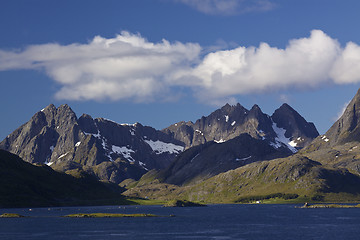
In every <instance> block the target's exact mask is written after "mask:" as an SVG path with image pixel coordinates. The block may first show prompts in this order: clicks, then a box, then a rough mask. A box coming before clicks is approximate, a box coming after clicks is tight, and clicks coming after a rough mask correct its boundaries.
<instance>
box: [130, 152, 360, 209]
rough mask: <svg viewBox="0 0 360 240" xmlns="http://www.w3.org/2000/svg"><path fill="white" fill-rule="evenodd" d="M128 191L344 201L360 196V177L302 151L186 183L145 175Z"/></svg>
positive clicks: (219, 199)
mask: <svg viewBox="0 0 360 240" xmlns="http://www.w3.org/2000/svg"><path fill="white" fill-rule="evenodd" d="M276 193H281V194H280V195H279V196H280V197H277V195H276V196H275V197H271V195H273V194H276ZM125 194H126V195H129V196H137V197H144V194H146V196H147V197H149V198H155V199H161V200H170V199H187V200H190V201H197V202H205V203H234V202H244V201H243V200H246V199H248V200H249V202H251V201H252V199H259V200H261V201H262V202H263V203H285V202H289V203H299V202H306V201H329V202H340V201H341V202H344V201H357V200H359V199H360V177H359V176H358V175H356V174H352V173H351V172H349V171H347V170H346V169H338V168H337V169H335V168H332V167H331V166H325V165H322V164H320V163H319V162H316V161H313V160H311V159H309V158H307V157H305V156H302V155H300V154H298V155H294V156H291V157H288V158H282V159H276V160H271V161H263V162H257V163H253V164H249V165H246V166H244V167H240V168H238V169H235V170H231V171H228V172H225V173H222V174H219V175H217V176H215V177H212V178H210V179H208V180H206V181H203V182H201V183H199V184H196V185H191V186H185V187H179V186H175V185H169V184H162V183H159V181H158V180H156V179H155V180H153V181H151V177H150V178H149V177H148V178H146V177H145V179H144V180H143V181H140V182H139V183H138V185H137V186H136V187H135V188H132V189H129V190H128V191H126V192H125ZM289 195H290V196H292V195H298V197H297V198H291V199H287V200H285V199H284V198H286V197H284V196H289ZM269 196H270V198H268V197H269Z"/></svg>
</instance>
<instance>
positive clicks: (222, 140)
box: [214, 139, 226, 143]
mask: <svg viewBox="0 0 360 240" xmlns="http://www.w3.org/2000/svg"><path fill="white" fill-rule="evenodd" d="M214 142H216V143H224V142H226V141H225V140H224V139H220V140H219V141H217V140H214Z"/></svg>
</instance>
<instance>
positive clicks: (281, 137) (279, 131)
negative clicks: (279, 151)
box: [271, 122, 297, 153]
mask: <svg viewBox="0 0 360 240" xmlns="http://www.w3.org/2000/svg"><path fill="white" fill-rule="evenodd" d="M272 127H273V129H274V132H275V133H276V135H277V137H276V138H275V143H271V145H272V146H273V147H275V148H280V147H281V146H282V144H285V146H287V147H288V148H289V149H290V151H292V152H293V153H296V152H297V149H296V148H295V147H294V146H292V145H291V144H290V142H292V141H290V138H287V137H285V132H286V130H285V129H283V128H279V127H278V126H276V123H274V122H273V124H272Z"/></svg>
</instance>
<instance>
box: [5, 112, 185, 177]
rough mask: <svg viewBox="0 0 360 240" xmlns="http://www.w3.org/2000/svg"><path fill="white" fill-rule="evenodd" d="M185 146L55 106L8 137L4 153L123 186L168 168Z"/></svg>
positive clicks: (160, 134) (137, 126)
mask: <svg viewBox="0 0 360 240" xmlns="http://www.w3.org/2000/svg"><path fill="white" fill-rule="evenodd" d="M182 145H183V144H182V143H181V142H179V141H177V140H174V139H173V138H171V137H170V136H168V135H166V134H165V133H163V132H161V131H157V130H155V129H153V128H151V127H145V126H142V125H141V124H133V125H121V124H117V123H115V122H112V121H110V120H106V119H103V118H98V119H92V118H91V116H89V115H85V114H84V115H82V116H81V117H80V118H79V119H78V118H77V117H76V115H75V113H74V112H73V111H72V110H71V108H70V107H69V106H68V105H61V106H60V107H58V108H56V107H55V106H54V105H49V106H48V107H46V108H45V109H43V110H41V111H40V112H37V113H36V114H35V115H34V116H33V117H32V118H31V120H30V121H28V122H27V123H25V124H24V125H22V126H21V127H19V128H18V129H17V130H15V131H14V132H13V133H11V134H10V135H9V136H8V137H6V138H5V140H3V141H2V142H1V143H0V148H1V149H5V150H7V151H10V152H12V153H14V154H17V155H19V156H20V157H22V158H23V159H24V160H25V161H27V162H30V163H44V164H47V165H49V166H51V167H52V168H54V169H57V170H61V171H67V170H71V169H77V168H82V169H84V170H85V171H87V172H89V173H92V174H95V175H96V176H98V177H99V178H100V179H102V180H108V181H111V182H114V183H119V182H121V181H122V180H124V179H127V178H133V179H138V178H140V177H141V176H142V175H143V174H144V173H146V172H147V171H148V169H154V168H155V169H159V168H164V167H166V166H168V165H169V164H170V162H171V161H172V160H173V159H174V157H175V155H176V154H178V153H179V152H181V151H182V150H183V146H182Z"/></svg>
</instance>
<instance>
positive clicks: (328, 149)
mask: <svg viewBox="0 0 360 240" xmlns="http://www.w3.org/2000/svg"><path fill="white" fill-rule="evenodd" d="M359 126H360V90H359V91H358V92H357V94H356V95H355V97H354V98H353V100H352V101H351V102H350V103H349V105H348V106H347V108H346V110H345V111H344V113H343V115H342V116H341V117H340V118H339V119H338V120H337V121H336V122H335V123H334V124H333V126H332V127H331V128H330V129H329V130H328V131H327V132H326V133H325V134H323V135H319V133H318V131H317V130H316V128H315V126H314V124H313V123H309V122H307V121H306V120H305V119H304V118H303V117H302V116H301V115H300V114H299V113H298V112H296V111H295V110H294V109H293V108H292V107H290V106H289V105H288V104H283V105H282V106H280V107H279V108H278V109H277V110H275V111H274V113H273V114H272V115H271V116H270V115H267V114H265V113H263V112H262V111H261V109H260V107H259V106H257V105H254V106H253V107H252V108H251V109H250V110H248V109H246V108H244V107H243V106H241V105H240V104H237V105H233V106H231V105H229V104H226V105H225V106H223V107H221V108H219V109H217V110H215V111H214V112H212V113H211V114H210V115H208V116H203V117H201V118H200V119H198V120H196V121H195V122H191V121H188V122H185V121H181V122H178V123H175V124H172V125H171V126H169V127H167V128H165V129H162V130H156V129H154V128H152V127H150V126H143V125H141V124H140V123H135V124H119V123H116V122H113V121H111V120H108V119H104V118H96V119H93V118H92V117H91V116H89V115H87V114H83V115H82V116H80V117H79V118H78V117H77V116H76V114H75V113H74V112H73V111H72V109H71V108H70V107H69V106H68V105H66V104H65V105H61V106H59V107H55V106H54V105H52V104H51V105H49V106H47V107H46V108H44V109H42V110H40V111H39V112H37V113H35V115H34V116H33V117H32V118H31V119H30V120H29V121H28V122H27V123H25V124H23V125H22V126H20V127H19V128H18V129H16V130H15V131H14V132H12V133H11V134H9V135H8V136H7V137H6V138H5V139H4V140H3V141H2V142H1V143H0V149H3V150H1V152H0V153H1V154H0V155H1V158H2V159H1V162H0V164H2V172H3V173H2V174H3V175H4V176H7V177H5V178H3V180H2V182H0V185H1V186H4V187H3V194H2V196H3V199H2V200H1V199H0V200H1V201H0V203H2V204H3V205H6V204H9V202H10V205H11V198H12V197H14V196H21V195H22V193H23V192H24V195H23V197H22V198H20V199H22V200H21V201H20V202H21V204H20V203H19V202H18V204H17V206H19V205H22V203H23V202H24V204H26V200H24V199H27V198H28V199H41V196H43V197H44V196H45V199H42V200H41V201H39V202H42V203H43V204H45V205H46V204H48V205H56V204H57V205H61V204H62V202H65V203H66V202H67V201H68V199H72V201H68V203H69V202H72V203H74V202H80V203H86V201H84V199H83V198H81V196H79V195H76V193H75V192H76V191H75V190H71V189H72V188H71V189H69V191H70V192H66V191H64V190H63V189H64V188H63V187H61V186H60V185H57V184H58V183H57V182H58V181H59V182H66V183H67V184H69V185H71V186H72V187H74V189H79V188H81V187H79V186H81V184H80V183H79V182H78V180H76V179H78V178H79V177H80V178H82V179H86V181H82V184H85V183H86V184H85V185H83V186H82V187H83V188H84V190H78V191H79V192H80V193H81V192H82V191H84V195H83V196H87V197H88V198H89V199H93V200H96V197H95V196H94V195H91V194H90V193H87V190H89V189H93V190H94V193H95V192H101V191H103V192H104V194H103V195H104V196H105V195H107V196H109V198H111V196H112V197H114V196H118V199H123V197H122V196H126V197H140V198H145V199H147V198H154V199H160V200H170V199H175V198H181V199H186V200H191V201H204V202H213V203H220V202H223V203H229V202H231V203H234V202H235V203H236V202H251V201H253V200H266V199H273V198H283V199H288V200H289V199H290V200H291V199H297V201H345V200H346V201H350V200H352V201H355V200H358V199H360V187H359V186H360V147H359V142H360V135H359V133H360V132H359V131H360V130H359V129H360V127H359ZM4 150H5V151H4ZM9 152H11V153H9ZM14 154H16V155H14ZM4 156H5V157H4ZM20 158H22V159H23V160H24V161H25V162H24V161H23V160H21V159H20ZM26 162H28V163H26ZM34 165H37V166H34ZM23 169H26V171H25V172H26V173H25V172H24V170H23ZM39 169H41V170H39ZM54 170H55V171H54ZM45 172H46V174H45ZM64 173H65V174H64ZM20 175H24V176H26V177H25V180H24V179H23V178H21V177H19V176H20ZM39 175H40V176H41V177H39ZM66 176H67V177H66ZM39 178H44V180H43V182H50V183H52V184H51V185H52V186H49V185H46V184H45V185H43V183H39V180H38V179H39ZM65 178H66V179H65ZM98 180H100V181H102V182H103V183H101V182H99V181H98ZM84 182H85V183H84ZM105 183H107V184H108V185H104V184H105ZM28 184H30V185H29V186H28ZM79 184H80V185H79ZM20 186H21V187H20ZM34 186H35V187H34ZM104 187H105V188H104ZM52 188H54V189H62V190H61V191H60V192H58V191H55V190H53V189H52ZM85 188H86V189H87V190H85ZM11 189H12V190H11ZM14 189H15V190H14ZM29 189H30V190H29ZM124 190H125V192H124ZM4 191H5V192H4ZM54 192H55V193H54ZM120 193H121V194H120ZM36 194H37V195H36ZM49 194H50V195H49ZM4 196H8V197H7V198H6V199H5V198H4ZM64 196H71V197H68V198H66V197H64ZM120 196H121V197H120ZM16 198H18V197H16ZM46 199H47V200H46ZM56 199H57V200H56ZM57 201H58V202H57ZM99 201H100V200H99ZM32 203H33V202H32Z"/></svg>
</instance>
